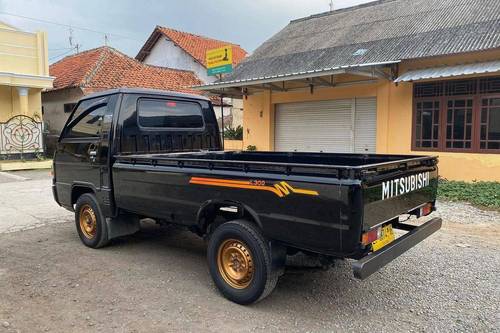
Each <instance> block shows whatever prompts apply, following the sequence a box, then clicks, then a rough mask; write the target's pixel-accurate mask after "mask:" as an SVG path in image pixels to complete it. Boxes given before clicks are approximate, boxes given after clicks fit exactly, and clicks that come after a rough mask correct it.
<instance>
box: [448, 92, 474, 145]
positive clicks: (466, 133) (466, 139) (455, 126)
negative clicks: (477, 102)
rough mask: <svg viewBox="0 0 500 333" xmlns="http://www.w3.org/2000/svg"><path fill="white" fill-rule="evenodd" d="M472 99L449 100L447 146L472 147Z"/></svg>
mask: <svg viewBox="0 0 500 333" xmlns="http://www.w3.org/2000/svg"><path fill="white" fill-rule="evenodd" d="M472 105H473V101H472V99H470V98H469V99H452V100H448V106H447V110H446V148H458V149H471V148H472Z"/></svg>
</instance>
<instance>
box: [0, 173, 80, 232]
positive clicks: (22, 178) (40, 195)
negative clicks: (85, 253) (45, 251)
mask: <svg viewBox="0 0 500 333" xmlns="http://www.w3.org/2000/svg"><path fill="white" fill-rule="evenodd" d="M51 184H52V179H51V176H50V171H49V170H37V171H22V172H9V173H7V172H0V212H1V213H0V233H5V232H14V231H19V230H25V229H30V228H35V227H39V226H44V225H47V224H51V223H62V222H68V221H70V220H72V219H73V214H72V213H70V212H68V211H66V210H65V209H62V208H60V207H59V206H58V205H57V204H56V203H55V201H54V199H53V198H52V188H51Z"/></svg>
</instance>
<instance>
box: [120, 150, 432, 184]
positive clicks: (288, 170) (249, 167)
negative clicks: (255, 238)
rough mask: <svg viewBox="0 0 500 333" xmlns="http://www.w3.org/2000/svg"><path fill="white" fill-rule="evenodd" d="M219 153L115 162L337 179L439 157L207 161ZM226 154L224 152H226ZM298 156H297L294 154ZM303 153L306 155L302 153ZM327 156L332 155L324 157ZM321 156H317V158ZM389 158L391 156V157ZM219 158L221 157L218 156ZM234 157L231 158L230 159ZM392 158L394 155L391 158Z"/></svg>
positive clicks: (366, 175) (420, 163)
mask: <svg viewBox="0 0 500 333" xmlns="http://www.w3.org/2000/svg"><path fill="white" fill-rule="evenodd" d="M218 154H219V153H218V152H210V153H208V152H206V153H172V154H161V155H160V154H158V155H155V154H146V155H140V154H135V155H116V156H114V158H115V160H116V162H118V163H122V164H142V165H151V166H171V167H180V168H188V167H189V168H201V169H207V170H214V169H215V170H219V169H220V170H234V171H243V172H245V173H247V172H267V173H277V174H286V175H313V176H320V177H321V176H324V177H335V178H338V179H361V180H364V179H367V178H371V177H373V176H378V175H381V174H385V173H388V172H393V171H397V170H401V171H407V170H410V169H412V168H416V167H420V166H432V165H435V164H436V163H437V157H430V156H418V157H409V158H408V157H407V156H405V157H406V158H405V159H400V160H395V161H386V162H380V163H372V164H366V165H359V166H352V165H334V164H318V163H286V162H272V161H248V160H236V159H220V158H219V159H217V158H206V156H207V155H208V156H217V155H218ZM223 154H224V153H223ZM291 154H297V153H291ZM302 154H304V153H302ZM324 155H325V157H327V156H328V155H332V154H324ZM315 156H318V155H315ZM389 156H390V155H389ZM217 157H220V155H219V156H217ZM229 157H231V156H229ZM392 157H393V158H394V157H395V156H392Z"/></svg>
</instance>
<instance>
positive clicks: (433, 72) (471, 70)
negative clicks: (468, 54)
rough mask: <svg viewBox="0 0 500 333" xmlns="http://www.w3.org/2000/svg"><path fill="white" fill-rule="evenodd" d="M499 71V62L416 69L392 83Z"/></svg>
mask: <svg viewBox="0 0 500 333" xmlns="http://www.w3.org/2000/svg"><path fill="white" fill-rule="evenodd" d="M498 71H500V60H499V61H488V62H479V63H474V64H464V65H457V66H443V67H435V68H425V69H417V70H413V71H408V72H406V73H404V74H403V75H401V76H400V77H398V78H397V79H396V80H395V81H394V82H409V81H418V80H426V79H439V78H447V77H454V76H461V75H473V74H485V73H495V72H498Z"/></svg>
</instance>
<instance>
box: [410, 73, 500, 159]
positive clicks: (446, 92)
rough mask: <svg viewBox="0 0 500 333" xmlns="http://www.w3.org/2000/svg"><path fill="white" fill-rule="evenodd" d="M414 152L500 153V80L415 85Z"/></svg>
mask: <svg viewBox="0 0 500 333" xmlns="http://www.w3.org/2000/svg"><path fill="white" fill-rule="evenodd" d="M413 97H414V111H413V112H414V113H413V119H414V121H413V144H412V145H413V149H415V150H435V151H455V152H459V151H463V152H476V153H478V152H479V153H481V152H483V153H500V77H484V78H476V79H466V80H448V81H437V82H425V83H417V84H415V85H414V90H413Z"/></svg>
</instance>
